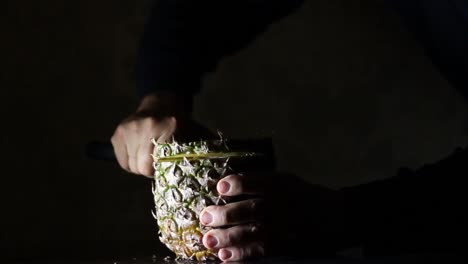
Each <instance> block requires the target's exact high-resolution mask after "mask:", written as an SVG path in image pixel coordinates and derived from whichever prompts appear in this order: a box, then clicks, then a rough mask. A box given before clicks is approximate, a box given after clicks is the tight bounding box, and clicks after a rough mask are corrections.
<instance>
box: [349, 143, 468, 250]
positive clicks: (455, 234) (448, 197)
mask: <svg viewBox="0 0 468 264" xmlns="http://www.w3.org/2000/svg"><path fill="white" fill-rule="evenodd" d="M466 175H468V150H463V151H460V152H458V153H457V154H454V155H452V156H451V157H449V158H447V159H445V160H442V161H440V162H437V163H434V164H432V165H427V166H424V167H423V168H421V169H419V170H416V171H409V170H401V171H400V173H399V174H398V175H397V176H395V177H393V178H390V179H388V180H383V181H378V182H374V183H370V184H365V185H361V186H356V187H351V188H345V189H343V190H342V192H343V193H344V198H345V203H346V216H345V220H346V221H347V227H346V230H348V236H347V238H348V239H349V240H350V242H351V243H354V244H363V245H364V247H365V249H366V250H367V251H368V253H369V254H397V253H398V252H400V253H407V252H411V251H420V250H426V251H427V250H457V249H460V248H459V247H461V245H466V242H463V243H462V244H459V242H458V240H461V241H466V237H465V236H466V234H467V232H466V231H467V229H466V225H467V217H466V204H465V200H466V198H467V195H466V191H465V189H466V187H465V185H464V184H463V182H464V179H465V177H466Z"/></svg>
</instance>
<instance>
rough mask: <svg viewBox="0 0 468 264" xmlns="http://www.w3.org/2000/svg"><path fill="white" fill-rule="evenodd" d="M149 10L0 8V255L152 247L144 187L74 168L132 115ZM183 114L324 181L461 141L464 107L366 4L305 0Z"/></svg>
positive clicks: (138, 180) (430, 154)
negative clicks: (261, 139)
mask: <svg viewBox="0 0 468 264" xmlns="http://www.w3.org/2000/svg"><path fill="white" fill-rule="evenodd" d="M150 2H151V1H147V0H139V1H130V0H122V1H110V0H100V1H90V0H81V1H54V0H43V1H32V0H16V1H6V2H5V1H3V2H2V8H1V10H0V13H1V17H2V20H3V22H2V23H1V24H0V25H1V26H0V27H1V29H2V30H1V37H0V38H1V41H0V43H1V45H0V47H1V49H0V52H1V64H0V65H1V67H2V70H1V72H0V74H1V75H0V76H1V78H0V86H1V88H2V89H1V94H0V99H1V103H0V109H1V117H2V118H1V119H0V120H1V122H2V125H1V127H2V130H1V131H2V132H1V137H0V142H1V153H2V155H1V161H2V172H1V180H2V182H1V184H0V186H1V187H2V188H1V189H2V191H1V201H2V206H1V218H0V219H1V220H0V221H1V222H0V223H1V228H0V251H1V254H2V256H6V257H7V258H13V257H23V258H31V257H41V256H42V257H43V256H47V255H49V254H54V255H55V256H62V255H69V256H74V257H78V256H89V257H93V256H96V254H97V255H101V256H103V257H105V256H106V255H111V256H118V255H119V254H121V255H128V256H137V255H146V254H150V253H153V252H154V253H155V254H165V253H162V252H165V251H164V247H162V246H161V244H159V242H158V240H157V229H156V226H155V221H154V220H153V219H152V216H151V213H150V210H151V207H152V205H153V204H152V197H151V182H150V181H149V180H148V179H145V178H143V177H138V176H133V175H130V174H128V173H126V172H123V171H122V170H120V169H119V168H118V167H117V166H116V165H115V164H111V163H107V162H100V161H93V160H88V159H87V158H86V156H85V155H84V147H85V145H86V143H87V142H88V141H90V140H93V139H102V140H107V139H109V138H110V136H111V135H112V133H113V130H114V128H115V126H116V125H117V124H118V122H119V121H120V120H121V119H122V118H124V117H125V116H126V115H128V114H129V113H131V111H133V110H134V109H135V107H136V104H137V101H136V96H135V87H134V82H133V79H132V74H133V72H132V71H133V63H134V54H135V51H136V47H137V44H138V39H139V37H140V35H141V32H142V29H143V27H142V26H143V22H144V19H145V17H146V14H147V10H148V6H149V3H150ZM203 86H204V88H203V91H202V93H201V94H199V95H198V96H197V98H196V105H195V117H196V119H197V120H199V121H200V122H201V123H203V124H205V125H207V126H208V127H210V128H212V129H219V130H221V131H223V132H224V134H226V135H227V136H228V137H254V136H260V135H262V136H264V135H268V136H272V137H273V139H274V142H275V147H276V150H277V152H276V154H277V157H278V161H279V169H280V170H284V171H289V172H293V173H296V174H298V175H300V176H302V177H304V178H306V179H307V180H308V181H310V182H313V183H320V184H325V185H327V186H330V187H333V188H338V187H342V186H349V185H354V184H359V183H363V182H368V181H372V180H375V179H382V178H385V177H389V176H392V175H393V174H394V173H395V172H396V169H397V168H399V167H401V166H408V167H411V168H415V167H418V166H421V165H422V164H424V163H425V162H432V161H435V160H437V159H440V158H442V157H444V156H446V155H448V154H449V153H450V152H451V151H452V150H453V149H454V148H455V147H456V146H462V145H464V144H465V143H466V141H467V140H466V139H467V137H466V135H467V132H468V131H467V130H468V127H467V124H468V123H467V122H466V121H467V117H468V115H467V108H466V106H465V102H464V101H463V99H462V98H461V97H460V96H459V94H458V93H457V91H455V90H454V89H453V88H452V87H450V86H449V85H448V84H447V82H446V81H445V80H444V79H443V78H442V77H441V76H440V74H439V73H438V72H437V71H436V70H435V69H434V67H433V66H432V65H431V63H430V61H429V60H428V59H427V58H426V57H425V56H424V54H423V51H422V50H421V47H420V46H419V44H418V43H416V42H415V41H414V40H413V38H412V36H411V34H409V33H408V32H407V31H406V30H405V29H404V27H402V25H401V23H400V21H399V19H398V17H397V16H395V15H394V14H393V13H392V12H391V11H389V10H388V9H386V8H385V7H384V6H383V4H382V3H381V1H378V0H377V1H376V0H361V1H346V0H314V1H307V3H306V5H304V6H303V7H302V8H301V9H300V10H298V12H296V13H294V14H293V15H291V16H290V17H288V18H286V19H284V20H282V21H280V22H279V23H276V24H274V25H273V26H272V27H271V28H270V29H269V30H268V31H267V32H266V33H265V34H263V35H262V36H260V37H259V38H258V39H257V40H256V41H255V42H254V43H253V44H252V45H251V46H250V47H249V48H247V49H245V50H243V51H242V52H240V53H239V54H236V55H235V56H232V57H229V58H226V59H225V60H223V61H222V63H221V64H220V66H219V68H218V70H217V71H216V72H215V73H212V74H209V75H208V76H206V78H205V79H204V84H203Z"/></svg>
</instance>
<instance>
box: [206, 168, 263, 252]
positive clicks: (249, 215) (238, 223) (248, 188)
mask: <svg viewBox="0 0 468 264" xmlns="http://www.w3.org/2000/svg"><path fill="white" fill-rule="evenodd" d="M216 188H217V191H218V193H219V194H220V195H222V196H223V197H226V199H227V198H229V197H240V196H244V197H245V196H247V197H248V196H250V195H253V196H254V197H255V198H251V199H245V200H241V201H237V202H232V203H228V204H226V205H212V206H208V207H207V208H205V209H204V210H203V212H202V213H201V217H200V218H201V223H202V224H203V225H205V226H209V227H213V228H216V229H211V230H210V231H208V232H207V233H206V234H205V235H204V237H203V244H204V245H205V246H206V247H207V248H209V249H213V250H217V251H218V257H219V258H220V259H221V260H223V261H227V260H229V261H239V260H243V259H247V258H252V257H259V256H263V255H264V254H265V248H264V247H265V245H264V237H263V234H262V229H263V226H262V220H263V219H262V218H263V217H262V216H263V210H262V205H263V202H264V200H263V198H261V196H259V195H262V194H263V191H262V184H261V182H259V181H256V180H254V178H253V177H248V176H244V175H237V174H233V175H229V176H226V177H224V178H223V179H221V180H220V181H219V182H218V184H217V187H216ZM226 226H228V227H227V228H219V227H226Z"/></svg>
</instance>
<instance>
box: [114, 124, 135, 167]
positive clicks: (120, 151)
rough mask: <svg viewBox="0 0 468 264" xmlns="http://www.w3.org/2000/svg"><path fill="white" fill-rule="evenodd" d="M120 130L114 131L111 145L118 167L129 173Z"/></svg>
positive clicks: (125, 149) (125, 150)
mask: <svg viewBox="0 0 468 264" xmlns="http://www.w3.org/2000/svg"><path fill="white" fill-rule="evenodd" d="M120 130H121V128H117V129H116V131H115V133H114V135H113V136H112V138H111V143H112V146H113V147H114V153H115V158H116V159H117V162H118V163H119V165H120V167H122V169H124V170H126V171H130V167H129V166H128V154H127V146H126V144H125V143H124V141H123V140H122V136H121V131H120Z"/></svg>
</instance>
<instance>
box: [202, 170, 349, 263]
mask: <svg viewBox="0 0 468 264" xmlns="http://www.w3.org/2000/svg"><path fill="white" fill-rule="evenodd" d="M217 190H218V192H219V193H220V194H221V195H222V196H223V198H226V199H229V198H231V199H235V201H233V202H230V203H228V204H226V205H214V206H209V207H207V208H205V209H204V210H203V212H202V213H201V217H200V218H201V222H202V224H203V225H205V226H210V227H213V229H211V230H210V231H208V232H207V233H206V234H205V235H204V237H203V244H204V245H205V246H206V247H207V248H209V249H213V250H215V251H217V252H218V256H219V258H220V259H221V260H222V261H242V260H246V259H251V258H256V257H262V256H275V255H277V254H279V255H281V256H304V255H307V256H310V255H324V254H328V253H330V252H332V253H334V251H335V250H336V249H337V248H338V247H339V246H340V245H339V241H337V240H336V239H338V236H340V235H341V233H342V231H343V230H342V229H343V226H342V222H341V221H342V215H341V214H342V207H343V203H342V201H341V196H340V193H339V192H338V191H334V190H331V189H328V188H325V187H321V186H317V185H312V184H308V183H306V182H304V181H302V180H301V179H299V178H297V177H295V176H294V175H279V174H277V175H271V174H265V176H263V177H262V176H259V175H258V174H257V175H248V174H246V175H229V176H226V177H225V178H223V179H221V180H220V181H219V182H218V184H217ZM311 215H312V217H310V216H311ZM330 254H331V253H330Z"/></svg>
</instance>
